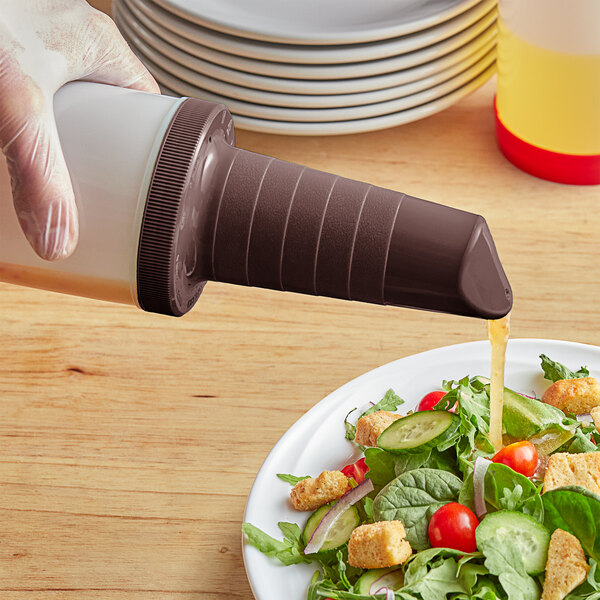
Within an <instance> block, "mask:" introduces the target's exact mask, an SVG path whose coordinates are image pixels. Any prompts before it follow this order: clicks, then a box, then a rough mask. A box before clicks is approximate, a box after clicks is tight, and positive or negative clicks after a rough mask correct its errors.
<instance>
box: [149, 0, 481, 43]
mask: <svg viewBox="0 0 600 600" xmlns="http://www.w3.org/2000/svg"><path fill="white" fill-rule="evenodd" d="M155 1H156V2H157V3H158V4H160V5H162V6H163V7H164V8H166V9H167V10H170V11H172V12H173V13H175V14H177V15H179V16H180V17H182V18H184V19H188V20H190V21H192V22H194V23H196V24H198V25H202V26H204V27H208V28H211V29H216V30H219V31H223V32H225V33H229V34H232V35H239V36H242V37H247V38H253V39H258V40H264V41H271V42H280V43H296V44H356V43H359V42H369V41H373V40H381V39H387V38H391V37H397V36H400V35H406V34H408V33H413V32H415V31H420V30H422V29H427V28H428V27H433V26H435V25H437V24H438V23H442V22H443V21H446V20H448V19H451V18H452V17H454V16H456V15H458V14H460V13H462V12H464V11H465V10H467V9H468V8H470V7H471V6H473V5H474V4H476V3H477V0H369V1H368V2H348V0H327V2H323V1H322V0H302V1H301V2H297V1H294V0H253V1H252V2H248V0H155Z"/></svg>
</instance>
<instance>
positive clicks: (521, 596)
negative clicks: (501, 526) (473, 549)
mask: <svg viewBox="0 0 600 600" xmlns="http://www.w3.org/2000/svg"><path fill="white" fill-rule="evenodd" d="M479 550H481V552H482V553H483V555H484V556H485V563H484V564H485V566H486V567H487V568H488V569H489V571H490V573H492V575H496V576H497V577H498V579H499V580H500V585H501V586H502V588H503V589H504V591H505V592H506V593H507V595H508V600H538V599H539V597H540V592H539V589H538V586H537V584H536V582H535V580H534V579H533V578H532V577H530V576H529V575H527V573H526V572H525V566H524V565H523V559H522V558H521V554H520V553H519V550H518V549H517V548H516V547H515V546H512V545H510V543H509V542H508V541H507V540H503V539H501V538H497V537H491V538H489V539H487V540H482V541H481V543H480V544H479Z"/></svg>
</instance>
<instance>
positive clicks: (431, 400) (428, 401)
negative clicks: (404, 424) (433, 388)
mask: <svg viewBox="0 0 600 600" xmlns="http://www.w3.org/2000/svg"><path fill="white" fill-rule="evenodd" d="M445 395H446V392H442V391H439V392H429V394H425V395H424V396H423V398H421V402H419V406H418V407H417V410H418V411H421V410H433V407H434V406H435V405H436V404H437V403H438V402H439V401H440V400H441V399H442V398H443V397H444V396H445ZM450 412H456V406H453V407H452V408H451V409H450Z"/></svg>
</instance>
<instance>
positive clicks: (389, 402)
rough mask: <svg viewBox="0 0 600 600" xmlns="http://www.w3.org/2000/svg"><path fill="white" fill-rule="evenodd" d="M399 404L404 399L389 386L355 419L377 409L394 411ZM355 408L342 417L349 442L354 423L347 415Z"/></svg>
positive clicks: (352, 433)
mask: <svg viewBox="0 0 600 600" xmlns="http://www.w3.org/2000/svg"><path fill="white" fill-rule="evenodd" d="M401 404H404V400H402V398H400V396H398V394H396V392H394V390H393V389H391V388H390V389H389V390H388V391H387V392H386V393H385V394H384V395H383V398H382V399H381V400H380V401H379V402H377V404H373V406H371V407H369V408H368V409H367V410H365V412H364V413H362V414H361V415H360V416H359V417H358V419H356V420H357V421H358V420H360V419H361V418H362V417H366V416H367V415H370V414H372V413H374V412H377V411H378V410H388V411H390V412H394V411H395V410H398V407H399V406H400V405H401ZM355 410H357V409H356V408H353V409H352V410H351V411H350V412H349V413H348V414H347V415H346V417H345V418H344V428H345V430H346V439H347V440H350V441H351V442H353V441H354V438H355V437H356V425H353V424H352V423H350V421H348V417H349V416H350V415H351V414H352V413H353V412H354V411H355ZM359 446H360V445H359ZM360 447H361V448H362V446H360Z"/></svg>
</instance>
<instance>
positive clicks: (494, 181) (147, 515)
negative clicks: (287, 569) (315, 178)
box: [0, 2, 600, 600]
mask: <svg viewBox="0 0 600 600" xmlns="http://www.w3.org/2000/svg"><path fill="white" fill-rule="evenodd" d="M96 4H97V5H98V6H100V7H104V8H108V4H109V3H108V2H97V3H96ZM493 93H494V83H493V82H490V83H489V84H488V85H486V86H485V87H484V88H482V89H481V90H479V91H478V92H476V93H475V94H473V95H471V96H470V97H468V98H466V99H465V100H463V101H461V102H460V103H459V104H457V105H456V106H454V107H452V108H451V109H449V110H447V111H445V112H443V113H441V114H439V115H436V116H433V117H430V118H428V119H425V120H423V121H420V122H418V123H413V124H410V125H406V126H403V127H399V128H395V129H390V130H387V131H381V132H376V133H369V134H362V135H351V136H344V137H331V138H316V137H315V138H294V137H276V136H269V135H261V134H256V133H248V132H244V131H239V132H238V135H237V140H238V145H240V146H241V147H243V148H247V149H251V150H254V151H257V152H260V153H264V154H269V155H273V156H276V157H278V158H281V159H284V160H290V161H294V162H298V163H301V164H305V165H308V166H310V167H314V168H318V169H323V170H328V171H332V172H334V173H338V174H340V175H343V176H346V177H352V178H355V179H362V180H366V181H368V182H371V183H373V184H376V185H380V186H385V187H390V188H393V189H398V190H403V191H406V192H409V193H411V194H413V195H416V196H420V197H424V198H427V199H429V200H434V201H438V202H442V203H446V204H450V205H452V206H456V207H460V208H463V209H465V210H469V211H476V212H480V213H481V214H483V215H484V216H485V217H486V218H487V220H488V223H489V225H490V227H491V229H492V232H493V234H494V236H495V239H496V242H497V246H498V249H499V252H500V255H501V258H502V260H503V263H504V266H505V268H506V271H507V274H508V277H509V279H510V281H511V283H512V286H513V290H514V294H515V307H514V311H513V320H512V322H513V336H514V337H544V338H558V339H567V340H574V341H579V342H587V343H591V344H597V343H598V342H599V341H600V338H599V335H598V316H599V314H600V308H599V304H598V298H599V297H600V284H599V282H598V260H599V257H600V228H599V226H598V223H599V211H600V190H599V188H598V187H570V186H564V185H558V184H553V183H548V182H545V181H541V180H538V179H535V178H533V177H530V176H528V175H526V174H524V173H522V172H520V171H519V170H517V169H516V168H514V167H513V166H511V165H510V164H509V163H508V162H507V161H506V160H505V159H504V158H503V157H502V156H501V154H500V153H499V151H498V149H497V147H496V143H495V140H494V131H493V127H494V126H493V113H492V108H491V103H492V97H493ZM0 195H1V198H0V201H1V202H9V201H10V185H9V180H8V176H7V173H6V168H5V164H4V162H3V161H2V163H1V164H0ZM440 235H444V232H443V231H440ZM0 315H1V335H0V357H1V360H0V397H1V399H2V403H1V411H2V413H1V418H0V485H1V491H0V600H37V599H43V600H59V599H60V600H62V599H65V600H92V599H94V600H96V599H102V600H125V599H127V600H154V599H156V600H159V599H160V600H167V599H169V600H170V599H172V600H175V599H177V600H181V599H190V600H191V599H194V600H200V599H203V600H217V599H223V598H240V599H248V600H250V599H251V598H252V593H251V591H250V587H249V585H248V582H247V579H246V575H245V572H244V567H243V563H242V555H241V536H240V525H241V522H242V518H243V511H244V505H245V502H246V498H247V495H248V492H249V490H250V486H251V484H252V481H253V479H254V476H255V475H256V472H257V471H258V469H259V467H260V465H261V463H262V461H263V460H264V458H265V456H266V455H267V453H268V451H269V450H270V448H271V447H272V446H273V444H274V443H275V442H276V441H277V439H278V438H279V437H280V436H281V435H282V434H283V433H284V432H285V431H286V429H287V428H288V427H290V425H292V424H293V423H294V422H295V421H296V420H297V419H298V418H299V417H300V416H301V415H302V414H303V413H304V412H306V411H307V410H308V409H309V408H310V407H311V406H313V405H314V404H315V403H316V402H318V401H319V400H320V399H321V398H323V397H324V396H325V395H326V394H327V393H329V392H331V391H332V390H334V389H335V388H337V387H338V386H340V385H341V384H343V383H345V382H346V381H348V380H349V379H351V378H353V377H356V376H357V375H360V374H361V373H364V372H365V371H367V370H369V369H371V368H373V367H376V366H378V365H381V364H383V363H386V362H388V361H391V360H394V359H397V358H400V357H402V356H407V355H409V354H412V353H414V352H420V351H422V350H427V349H429V348H434V347H436V346H442V345H446V344H454V343H458V342H466V341H470V340H476V339H481V338H483V337H484V336H485V323H484V322H482V321H477V320H471V319H466V318H460V317H452V316H447V315H437V314H430V313H425V312H417V311H410V310H404V309H394V308H382V307H377V306H367V305H360V304H357V303H346V302H343V301H337V300H329V299H323V298H312V297H302V296H299V295H294V294H282V293H277V292H269V291H264V290H258V289H245V288H241V287H234V286H227V285H219V284H209V285H208V286H207V287H206V290H205V292H204V294H203V296H202V298H201V299H200V301H199V303H198V305H197V307H196V308H195V309H194V311H193V312H192V313H191V314H189V315H188V316H186V317H184V318H182V319H172V318H168V317H161V316H156V315H151V314H145V313H143V312H142V311H139V310H137V309H134V308H130V307H123V306H118V305H111V304H106V303H101V302H95V301H91V300H83V299H79V298H72V297H68V296H62V295H58V294H52V293H46V292H41V291H34V290H29V289H26V288H20V287H15V286H10V285H5V284H2V285H0Z"/></svg>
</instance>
